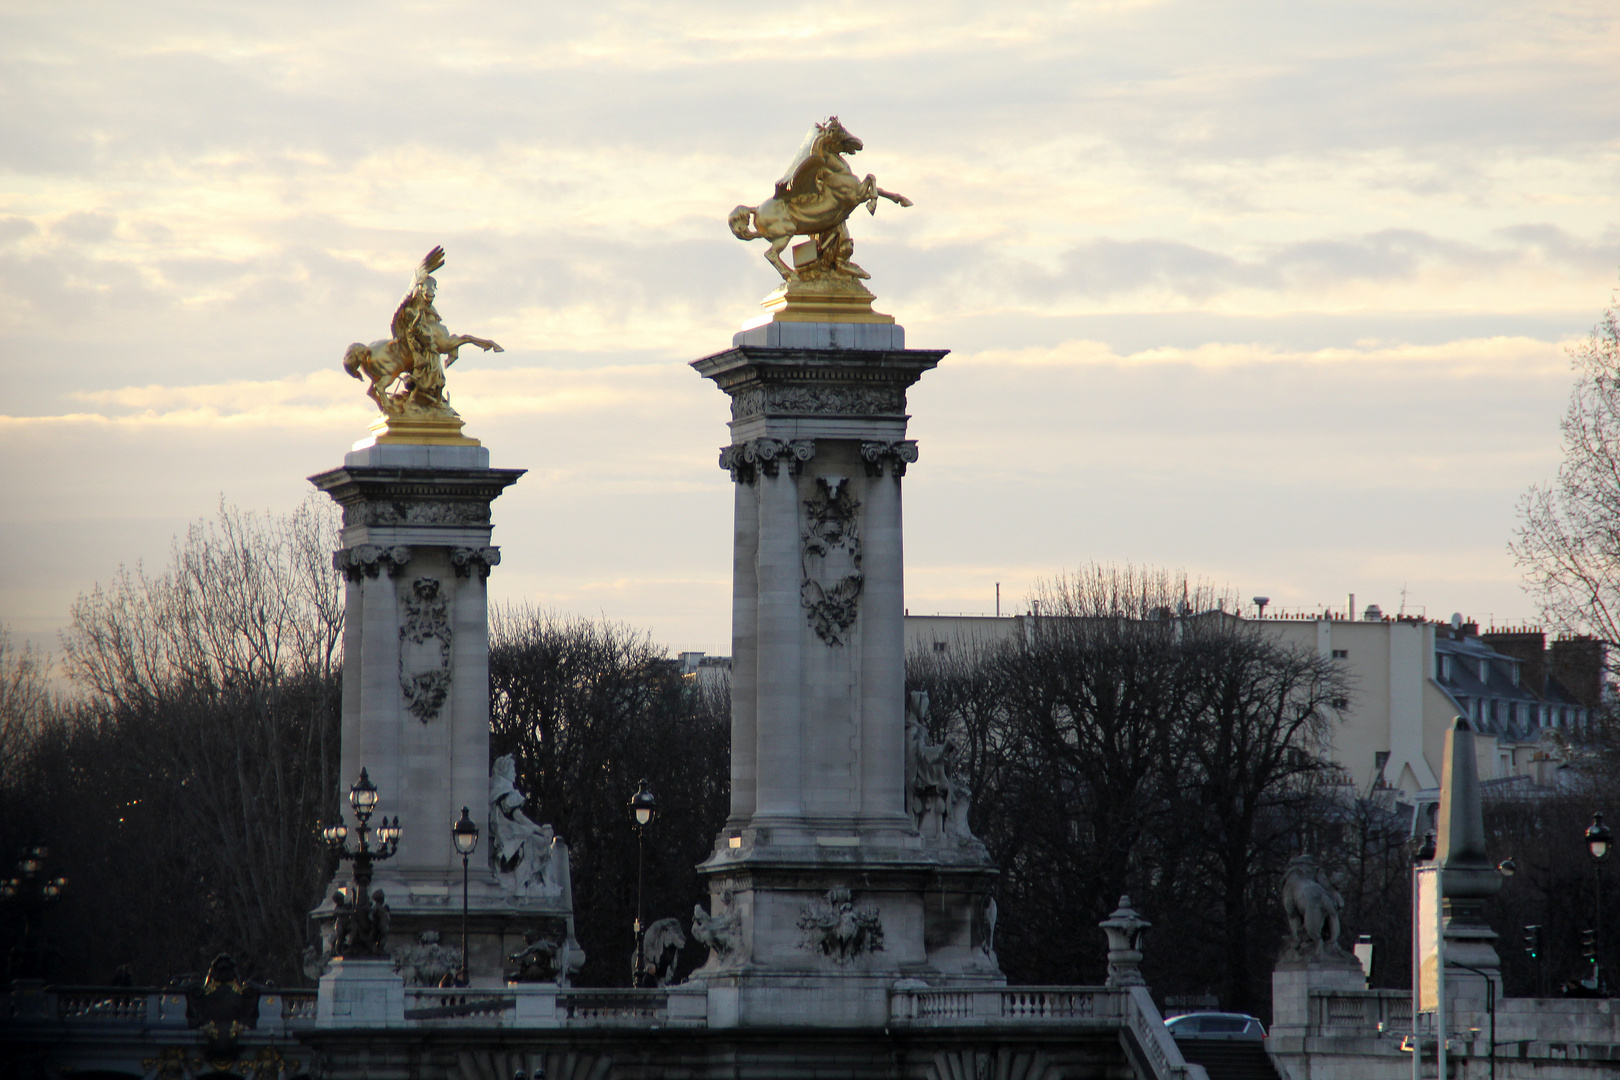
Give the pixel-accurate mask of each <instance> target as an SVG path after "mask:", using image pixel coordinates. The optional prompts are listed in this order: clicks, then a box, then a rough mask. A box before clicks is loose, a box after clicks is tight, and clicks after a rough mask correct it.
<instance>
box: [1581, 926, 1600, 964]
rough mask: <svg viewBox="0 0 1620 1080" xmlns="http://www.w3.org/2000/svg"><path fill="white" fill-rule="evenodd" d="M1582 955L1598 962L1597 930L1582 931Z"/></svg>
mask: <svg viewBox="0 0 1620 1080" xmlns="http://www.w3.org/2000/svg"><path fill="white" fill-rule="evenodd" d="M1581 955H1582V956H1584V957H1586V958H1587V959H1588V960H1590V961H1592V962H1593V963H1594V964H1595V963H1597V931H1596V930H1582V931H1581Z"/></svg>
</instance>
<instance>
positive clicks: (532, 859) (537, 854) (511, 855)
mask: <svg viewBox="0 0 1620 1080" xmlns="http://www.w3.org/2000/svg"><path fill="white" fill-rule="evenodd" d="M527 801H528V800H527V799H525V798H524V796H523V792H521V791H519V790H518V787H517V765H516V764H515V763H514V762H513V760H512V755H511V754H505V755H503V756H501V757H499V758H497V759H496V760H495V767H494V768H493V769H492V770H491V773H490V777H489V833H490V837H491V841H490V845H489V857H490V861H491V863H493V864H494V867H495V869H496V871H497V872H498V873H499V874H500V877H501V881H502V883H503V884H504V885H505V886H506V888H507V891H508V892H510V893H512V894H513V895H516V896H540V897H553V898H556V899H558V900H563V899H565V897H564V892H565V889H564V881H565V879H566V877H567V862H568V848H567V846H566V845H565V844H564V843H563V842H562V840H561V839H560V838H558V837H557V836H556V835H555V834H554V833H553V832H552V828H551V826H550V825H536V824H535V823H534V822H533V821H530V820H529V817H528V815H527V814H525V813H524V812H523V806H524V804H525V803H526V802H527Z"/></svg>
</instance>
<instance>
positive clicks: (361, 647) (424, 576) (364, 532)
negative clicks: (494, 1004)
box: [310, 433, 582, 985]
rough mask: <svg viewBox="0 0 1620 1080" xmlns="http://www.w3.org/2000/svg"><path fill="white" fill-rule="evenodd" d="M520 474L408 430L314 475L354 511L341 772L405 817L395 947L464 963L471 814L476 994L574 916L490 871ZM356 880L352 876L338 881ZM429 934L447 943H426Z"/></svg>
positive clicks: (388, 889)
mask: <svg viewBox="0 0 1620 1080" xmlns="http://www.w3.org/2000/svg"><path fill="white" fill-rule="evenodd" d="M523 472H524V470H522V469H491V468H490V467H489V451H488V450H487V449H485V448H484V447H482V446H479V445H477V444H476V443H473V442H472V441H471V440H466V439H462V440H461V441H460V442H447V441H443V440H440V441H436V442H422V443H415V442H409V441H400V437H399V436H398V435H397V433H396V434H394V435H391V436H388V437H387V438H382V437H378V438H377V439H375V440H371V441H368V442H367V443H363V444H360V445H359V446H357V448H356V449H355V450H354V451H352V452H351V453H349V454H348V455H347V456H346V457H345V459H344V463H343V467H342V468H338V469H333V470H331V471H330V472H325V473H321V474H320V475H318V476H313V477H311V478H310V480H311V482H312V483H313V484H314V485H315V486H316V487H318V488H319V489H320V490H322V491H324V492H326V493H327V494H328V495H330V496H331V497H332V498H333V499H334V500H335V501H336V502H337V503H338V504H339V505H340V506H342V508H343V532H342V538H341V542H342V547H341V548H340V549H339V550H338V551H337V552H336V553H335V555H334V560H335V562H336V564H337V566H338V568H339V569H340V570H341V571H342V572H343V574H344V576H345V578H346V579H347V585H346V588H345V597H344V603H345V609H344V610H345V618H346V623H345V626H344V639H343V647H344V666H343V735H342V740H343V749H342V759H341V760H342V764H341V766H340V771H339V777H340V779H341V784H342V786H343V789H344V790H346V789H347V785H348V784H350V783H352V782H353V781H354V778H355V777H357V776H359V775H360V770H361V768H362V767H364V768H365V769H367V770H368V772H369V774H370V776H371V779H372V781H373V782H374V783H375V784H376V785H377V788H378V789H379V792H380V798H379V802H378V805H377V811H376V813H377V814H378V815H379V816H389V817H392V816H394V815H398V817H399V819H400V824H401V826H402V828H403V836H402V839H401V841H400V844H399V850H398V853H397V854H396V855H395V856H394V857H393V858H391V859H389V860H387V861H386V862H381V863H378V864H377V867H376V877H375V880H374V882H373V888H374V889H376V888H380V889H382V890H383V892H384V894H385V896H386V898H387V904H388V906H389V909H390V911H391V915H392V920H391V933H390V936H389V942H388V947H389V949H390V951H391V952H392V953H394V954H395V955H396V957H407V958H408V957H411V956H414V957H416V958H418V959H420V957H421V956H422V954H423V951H424V950H427V951H428V952H430V953H431V952H432V951H433V950H434V949H435V948H436V949H437V950H439V951H438V952H437V953H436V954H434V955H436V956H437V957H438V959H439V966H440V967H445V966H455V964H458V963H459V959H460V945H461V896H462V865H461V856H460V855H458V854H457V853H456V851H455V849H454V846H453V844H452V841H451V835H450V826H451V824H452V823H453V822H454V821H455V820H456V819H457V818H458V817H459V816H460V813H461V808H462V807H464V806H465V807H468V808H469V810H470V812H471V814H472V816H473V820H474V821H476V822H478V824H479V828H480V830H481V832H482V833H483V835H482V837H481V838H480V841H479V846H478V849H477V851H476V852H475V853H474V855H473V859H472V865H471V867H470V873H469V875H468V877H469V882H468V894H469V903H468V907H469V910H470V912H471V920H470V935H469V945H470V947H469V950H468V951H469V953H470V954H471V955H470V959H469V970H470V972H471V974H472V977H473V980H474V982H475V983H476V984H478V985H496V984H499V983H500V982H502V981H503V979H502V967H503V964H504V962H505V958H506V956H507V955H509V954H510V953H512V952H514V951H516V950H518V949H521V948H523V945H524V931H525V930H529V929H534V928H535V927H536V925H537V923H538V922H540V921H543V920H544V919H546V918H565V919H566V924H567V936H568V939H569V941H570V942H572V937H573V935H572V911H571V910H570V906H569V905H567V904H563V903H561V902H560V901H550V902H548V901H542V900H537V899H533V898H527V897H514V896H512V895H510V893H509V891H508V890H507V888H505V887H504V886H503V884H502V882H501V880H500V878H499V876H498V875H497V874H496V872H495V871H494V870H493V869H492V868H491V866H490V863H489V849H490V828H489V812H490V811H489V807H490V756H489V610H488V596H487V589H486V586H487V581H488V578H489V574H490V571H491V569H492V568H493V567H495V566H496V565H497V564H499V562H500V549H499V548H496V547H494V546H492V545H491V543H490V541H491V532H492V526H491V523H490V504H491V502H493V500H494V499H495V498H496V497H498V496H499V495H500V493H501V492H502V491H504V490H505V489H506V488H507V487H508V486H509V485H511V484H512V483H514V482H515V481H516V480H517V479H518V477H520V476H522V475H523ZM337 809H338V808H337V807H333V810H337ZM343 809H344V810H345V811H347V809H348V807H347V806H346V805H345V806H344V807H343ZM373 824H375V820H374V821H373ZM352 832H353V830H352V826H351V837H352ZM351 843H352V839H351ZM346 880H347V868H346V867H345V868H344V869H343V870H341V871H340V873H339V876H338V880H337V881H335V882H334V886H336V885H341V884H344V883H345V881H346ZM329 896H330V894H329ZM331 915H332V902H331V900H330V898H329V899H328V900H327V901H326V902H325V903H324V904H322V905H321V907H319V908H317V909H316V912H315V917H316V918H317V920H320V921H323V922H325V923H326V924H327V930H328V932H329V930H330V919H331ZM424 932H429V933H430V934H432V933H436V934H437V935H438V942H437V944H436V945H433V944H428V945H424V943H423V940H422V937H421V935H422V934H423V933H424ZM450 953H453V954H454V956H453V958H452V957H450V956H448V954H450ZM581 955H582V954H581ZM452 960H453V961H454V963H452V962H451V961H452ZM432 967H433V964H432V963H431V962H429V963H427V964H426V965H425V966H424V970H431V969H432ZM405 970H406V972H407V975H408V977H410V978H412V979H413V981H417V980H418V976H417V975H416V973H415V970H416V969H415V968H414V967H412V966H410V965H407V966H406V968H405Z"/></svg>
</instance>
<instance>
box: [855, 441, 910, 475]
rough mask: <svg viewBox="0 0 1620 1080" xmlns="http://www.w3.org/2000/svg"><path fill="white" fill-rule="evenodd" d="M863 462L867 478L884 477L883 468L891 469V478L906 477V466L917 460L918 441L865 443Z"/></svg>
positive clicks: (863, 444) (862, 453)
mask: <svg viewBox="0 0 1620 1080" xmlns="http://www.w3.org/2000/svg"><path fill="white" fill-rule="evenodd" d="M861 460H862V461H864V462H865V463H866V475H867V476H882V475H883V466H884V465H885V464H886V465H888V467H889V474H890V475H891V476H904V475H906V466H907V465H910V464H911V463H912V462H914V461H916V460H917V441H916V440H915V439H902V440H900V441H899V442H863V443H861Z"/></svg>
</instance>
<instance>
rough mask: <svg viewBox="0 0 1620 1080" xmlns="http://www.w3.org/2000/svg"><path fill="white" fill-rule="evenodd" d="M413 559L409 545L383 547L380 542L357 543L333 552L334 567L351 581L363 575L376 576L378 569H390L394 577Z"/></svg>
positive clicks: (390, 574)
mask: <svg viewBox="0 0 1620 1080" xmlns="http://www.w3.org/2000/svg"><path fill="white" fill-rule="evenodd" d="M410 561H411V549H410V548H408V547H383V546H381V545H379V544H356V545H355V546H354V547H348V548H339V549H338V550H336V551H334V552H332V567H333V569H335V570H337V571H338V572H339V573H341V574H342V575H343V576H344V577H346V578H348V579H349V580H350V581H359V580H360V579H361V578H362V577H369V578H374V577H376V576H377V573H378V571H380V570H386V571H388V576H389V577H393V576H394V575H395V574H398V573H399V572H400V571H401V570H403V569H404V568H405V564H406V563H408V562H410Z"/></svg>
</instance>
